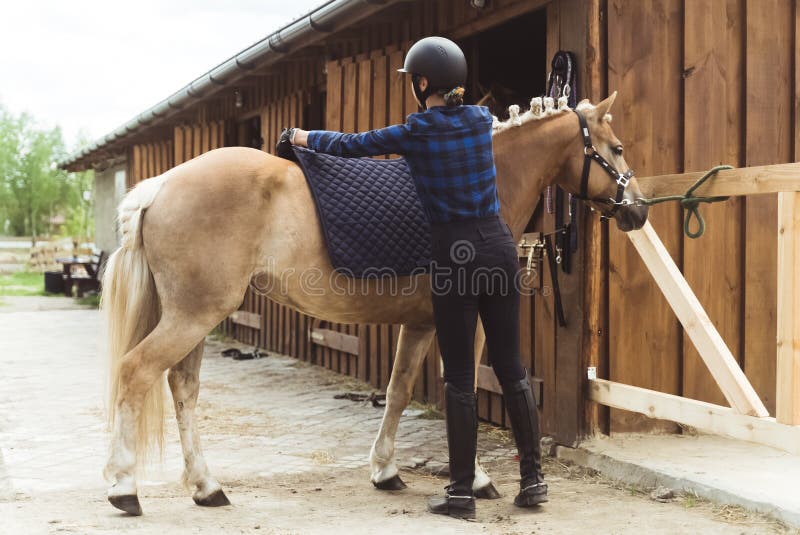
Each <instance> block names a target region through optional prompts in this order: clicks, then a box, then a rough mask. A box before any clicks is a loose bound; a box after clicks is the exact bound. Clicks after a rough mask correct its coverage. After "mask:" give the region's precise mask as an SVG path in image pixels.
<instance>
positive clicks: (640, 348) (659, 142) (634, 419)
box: [562, 0, 683, 431]
mask: <svg viewBox="0 0 800 535" xmlns="http://www.w3.org/2000/svg"><path fill="white" fill-rule="evenodd" d="M682 6H683V2H682V1H680V0H643V1H641V2H629V1H627V0H610V1H609V7H608V29H609V31H608V85H609V90H619V97H618V98H617V103H616V104H615V109H614V110H612V112H613V113H614V130H615V131H616V132H617V134H618V135H619V136H620V138H621V139H622V141H623V143H625V144H626V146H627V148H626V160H627V161H628V163H629V164H630V165H631V167H632V168H633V169H636V171H637V173H638V174H639V175H653V174H660V173H667V172H680V171H681V167H682V163H683V162H682V157H681V153H682V146H683V140H682V132H681V128H680V125H681V121H682V115H681V108H682V105H681V94H682V85H683V84H682V78H681V74H682V70H681V67H682V64H683V58H682V57H681V48H682V41H683V39H682V25H683V14H682ZM562 28H563V25H562ZM618 28H626V31H624V32H620V31H615V29H618ZM649 217H650V221H651V222H652V224H653V226H654V227H655V228H656V230H657V231H658V233H659V235H660V236H661V238H662V240H663V241H664V243H665V245H666V246H667V249H668V250H669V252H670V254H671V255H672V257H673V258H674V259H676V261H677V263H678V265H681V258H680V256H681V234H680V230H679V229H680V208H679V207H677V206H674V205H661V206H657V207H655V208H651V210H650V216H649ZM611 226H612V227H613V225H611ZM609 234H610V235H609V328H610V332H609V355H610V363H609V374H610V378H611V380H613V381H619V382H622V383H625V384H630V385H635V386H640V387H644V388H651V389H654V390H658V391H660V392H666V393H671V394H680V391H681V377H680V355H681V345H682V344H681V334H680V328H679V324H678V321H677V319H676V318H675V315H674V314H673V313H672V310H671V309H670V308H669V305H668V304H667V303H666V300H665V299H664V297H663V295H662V294H661V291H660V290H659V289H658V287H657V286H656V284H655V282H654V281H653V279H652V277H651V276H650V274H649V273H648V271H647V269H646V268H645V267H644V265H643V263H642V261H641V259H640V258H639V256H638V254H637V253H636V251H635V250H634V249H633V247H632V246H631V245H630V244H629V243H628V239H627V237H626V236H625V235H623V234H622V233H620V232H619V231H617V230H616V229H614V228H612V229H611V231H610V233H609ZM633 310H636V311H640V314H638V317H637V319H636V321H635V322H634V321H633V319H632V318H631V311H633ZM634 325H635V327H634ZM652 428H661V429H665V430H674V429H675V425H674V424H672V423H659V422H654V421H648V420H646V419H645V418H644V417H641V416H638V415H634V414H632V413H625V412H622V411H612V413H611V430H612V431H628V430H645V429H652Z"/></svg>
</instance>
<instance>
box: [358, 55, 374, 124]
mask: <svg viewBox="0 0 800 535" xmlns="http://www.w3.org/2000/svg"><path fill="white" fill-rule="evenodd" d="M357 104H358V123H357V124H356V130H357V131H358V132H365V131H367V130H369V129H370V128H372V60H371V59H365V60H361V61H359V62H358V102H357Z"/></svg>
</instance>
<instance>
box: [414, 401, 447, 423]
mask: <svg viewBox="0 0 800 535" xmlns="http://www.w3.org/2000/svg"><path fill="white" fill-rule="evenodd" d="M408 408H410V409H416V410H421V411H422V414H420V415H419V416H417V418H420V419H422V420H444V413H443V412H442V411H440V410H439V409H437V408H436V407H435V406H434V405H430V404H428V403H420V402H418V401H414V400H412V401H411V403H409V404H408Z"/></svg>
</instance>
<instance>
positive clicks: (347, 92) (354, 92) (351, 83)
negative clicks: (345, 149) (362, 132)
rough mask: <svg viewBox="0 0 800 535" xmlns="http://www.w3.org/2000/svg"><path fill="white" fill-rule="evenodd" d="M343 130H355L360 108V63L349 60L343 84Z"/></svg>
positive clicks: (345, 67) (346, 64)
mask: <svg viewBox="0 0 800 535" xmlns="http://www.w3.org/2000/svg"><path fill="white" fill-rule="evenodd" d="M342 93H343V101H342V132H355V131H356V122H357V114H358V108H357V106H356V104H357V102H356V101H357V99H358V64H356V63H353V62H352V61H349V62H347V63H345V65H344V84H343V86H342Z"/></svg>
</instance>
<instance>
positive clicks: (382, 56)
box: [132, 0, 583, 443]
mask: <svg viewBox="0 0 800 535" xmlns="http://www.w3.org/2000/svg"><path fill="white" fill-rule="evenodd" d="M561 3H566V7H565V9H564V11H565V12H567V13H573V12H574V11H575V9H577V8H580V5H579V4H581V2H580V0H554V1H553V2H551V3H550V5H551V6H552V5H555V6H556V8H555V9H550V10H549V11H548V13H547V16H548V21H549V23H548V26H549V28H550V29H556V28H558V27H559V25H560V23H559V15H558V13H559V10H558V9H557V6H558V5H560V4H561ZM547 4H548V2H547V0H493V1H492V2H490V3H488V6H487V7H486V9H483V10H476V9H474V8H472V7H471V6H470V5H469V3H468V2H466V1H462V0H441V1H437V2H422V1H418V2H408V3H400V4H398V5H396V6H392V7H390V8H388V9H387V10H386V11H384V12H383V13H381V14H380V15H378V16H376V17H375V18H374V20H372V21H370V22H369V23H367V24H365V25H363V26H362V27H360V28H359V29H358V31H357V32H344V33H343V34H342V35H332V36H330V38H329V39H328V40H326V42H325V43H323V44H321V45H319V46H317V47H315V48H314V49H311V50H309V51H307V52H304V53H301V54H300V55H299V56H298V57H297V58H294V57H291V58H290V61H287V62H284V63H282V64H279V65H275V66H272V67H269V69H267V71H268V72H259V71H254V72H253V74H252V75H250V76H248V77H247V78H245V79H243V80H242V81H241V82H240V83H239V84H237V88H236V89H235V91H234V90H233V88H221V89H220V90H219V91H218V92H217V93H216V94H215V95H213V96H211V97H208V99H207V100H206V101H205V102H204V103H203V104H200V105H196V106H193V107H191V108H189V109H188V110H187V111H185V112H184V113H182V114H181V116H180V117H179V123H178V125H177V126H175V127H174V129H173V132H172V136H171V138H170V139H167V140H166V141H165V142H169V143H171V148H170V149H169V150H167V154H168V155H169V157H170V158H172V160H171V162H169V165H170V166H171V165H177V164H179V163H181V162H183V161H186V160H188V159H190V158H192V157H195V156H197V155H199V154H201V153H202V152H204V151H205V150H209V149H211V148H214V147H216V146H220V145H222V144H233V143H235V139H233V137H234V136H233V135H232V133H233V132H235V131H236V127H237V124H238V123H240V122H241V121H243V120H245V119H252V118H253V117H256V116H257V117H259V118H260V124H261V136H262V138H263V147H262V148H263V149H264V150H267V151H272V150H273V147H274V145H275V142H276V141H277V136H278V134H279V132H280V129H281V128H282V127H284V126H290V125H300V126H306V127H310V128H320V127H325V128H331V129H336V130H344V131H360V130H365V129H368V128H377V127H381V126H385V125H387V124H390V123H397V122H402V121H404V120H405V116H406V115H407V114H408V113H411V112H413V111H416V104H415V103H414V101H413V95H412V94H411V91H410V90H409V87H408V86H407V80H406V79H405V78H404V77H402V76H400V75H398V74H397V73H396V72H395V71H396V69H397V68H398V67H400V66H401V65H402V63H403V57H404V53H405V50H406V49H407V47H408V45H409V43H411V42H413V41H415V40H416V39H418V38H420V37H422V36H425V35H431V34H440V35H449V36H452V37H453V38H456V39H465V38H468V37H469V36H471V35H474V34H475V33H478V32H480V31H482V30H484V29H487V28H489V27H491V26H492V25H496V24H500V23H502V22H503V21H505V20H508V19H510V18H513V17H515V16H517V15H521V14H524V13H526V12H530V11H533V10H535V9H538V8H541V7H543V6H545V5H547ZM580 9H582V8H580ZM580 9H578V10H579V11H580ZM571 24H572V23H571V22H570V23H569V24H563V25H561V26H563V28H562V30H563V31H564V35H563V39H562V38H560V37H559V34H558V32H557V31H556V32H555V33H554V34H553V35H554V36H555V38H551V39H550V40H549V42H550V46H549V48H548V51H547V52H548V54H552V53H553V52H554V51H555V50H557V49H558V48H559V47H562V46H570V43H571V42H574V41H575V39H573V40H572V41H570V39H571V34H570V33H569V32H570V27H571ZM581 38H582V37H581ZM578 54H579V56H582V55H583V52H582V51H578ZM536 75H537V76H542V77H544V76H545V75H546V73H545V72H542V73H537V74H536ZM320 91H322V92H325V93H326V95H327V96H326V115H325V117H324V124H306V123H305V119H306V118H305V117H303V113H304V111H305V109H306V106H307V105H308V104H309V102H310V101H311V97H312V96H314V95H316V94H317V92H320ZM237 93H238V100H239V103H238V105H237ZM212 125H213V126H212ZM206 128H207V131H206ZM136 150H137V151H140V150H141V149H136ZM134 160H135V161H137V162H139V161H140V160H139V159H135V158H132V161H134ZM137 165H139V166H142V165H143V164H141V163H138V164H137ZM132 176H136V177H139V178H143V177H144V175H143V174H142V171H138V170H137V174H135V175H133V174H132ZM536 225H537V228H540V229H541V228H550V229H552V228H553V226H554V221H553V216H552V215H549V214H544V215H542V216H540V218H539V219H538V220H537V221H536ZM576 262H577V260H576ZM576 265H577V264H576ZM576 271H579V270H576ZM545 276H546V277H547V276H549V275H545ZM575 277H576V280H578V279H579V278H580V275H577V274H576V275H575ZM544 283H545V286H550V283H549V282H548V281H547V280H545V281H544ZM562 284H570V285H571V284H572V281H571V280H570V281H567V282H562ZM577 284H578V285H577V286H575V287H573V288H572V290H571V291H572V294H570V297H569V299H570V300H571V301H570V306H573V303H572V302H573V301H575V302H576V303H575V307H576V308H575V309H574V310H573V314H578V313H579V311H578V309H579V308H580V306H581V305H580V303H578V302H577V301H580V299H579V297H580V290H579V288H580V286H579V283H577ZM241 310H243V311H245V312H247V313H248V315H247V316H246V317H247V318H248V323H250V322H252V321H258V322H260V328H253V327H251V326H248V325H245V324H243V323H235V322H233V321H232V320H230V319H229V320H226V321H225V322H224V323H223V325H222V328H223V329H224V331H225V332H227V333H228V334H231V335H232V336H234V337H236V338H237V339H239V340H241V341H243V342H245V343H248V344H252V345H257V346H259V347H262V348H265V349H267V350H271V351H277V352H281V353H284V354H288V355H292V356H295V357H297V358H301V359H303V360H306V361H308V362H313V363H316V364H319V365H322V366H325V367H327V368H330V369H332V370H335V371H338V372H340V373H345V374H349V375H352V376H355V377H359V378H361V379H363V380H365V381H368V382H369V383H370V384H371V385H373V386H374V387H376V388H385V387H386V386H387V384H388V380H389V377H390V373H391V366H392V361H393V355H394V350H395V347H396V343H397V336H398V332H399V326H395V325H337V324H327V323H323V322H319V321H318V320H316V319H314V318H311V317H308V316H305V315H303V314H300V313H298V312H295V311H292V310H290V309H288V308H286V307H282V306H279V305H276V304H275V303H272V302H271V301H269V300H267V299H265V298H263V297H261V296H259V295H258V293H257V292H256V291H254V290H252V289H251V291H248V293H247V295H246V297H245V299H244V302H243V303H242V306H241ZM521 314H522V317H521V321H522V358H523V363H524V365H525V366H526V367H528V368H529V369H531V370H532V373H533V374H534V375H536V376H538V377H541V378H542V379H544V400H545V402H544V405H543V411H544V412H543V429H544V430H545V431H546V432H548V431H556V430H559V429H560V430H561V431H563V433H562V436H563V437H566V438H564V440H565V441H566V442H567V443H572V442H574V440H575V438H576V436H577V435H576V433H577V431H578V427H577V426H578V419H577V417H578V414H577V410H576V407H578V406H579V405H578V404H576V403H574V399H572V398H575V396H578V395H579V392H580V383H579V375H580V370H579V369H577V368H576V367H575V364H576V363H577V362H579V360H576V359H577V358H578V357H575V358H573V357H571V356H570V355H566V354H564V355H562V360H561V361H560V364H559V365H558V366H557V365H556V362H557V361H559V358H558V354H559V349H558V347H557V344H556V342H555V336H556V331H557V329H556V327H555V317H554V313H553V296H552V294H551V293H548V292H545V293H544V294H541V293H539V294H536V295H535V296H534V297H530V298H526V299H523V304H522V312H521ZM574 318H577V316H575V315H573V319H574ZM578 320H579V318H578ZM575 325H576V326H577V327H576V331H577V336H576V334H575V333H572V334H570V335H569V337H568V338H569V340H572V342H570V343H569V344H567V345H564V346H563V348H562V350H561V351H562V352H564V353H570V354H572V353H576V351H575V348H576V347H578V346H579V345H580V332H579V331H580V321H578V322H577V323H576V324H575ZM312 327H313V328H322V329H329V330H333V331H336V332H340V333H344V334H347V335H351V336H357V337H358V347H359V352H358V353H359V354H358V355H352V354H350V353H346V352H343V351H337V350H334V349H330V348H326V347H324V346H321V345H319V344H316V343H312V342H311V341H310V340H309V330H310V329H311V328H312ZM565 340H566V339H565ZM569 340H568V341H569ZM575 344H578V346H576V345H575ZM564 348H566V349H564ZM578 353H579V351H578ZM563 358H573V360H571V361H570V362H564V360H563ZM482 359H483V363H484V364H488V362H487V361H486V355H483V357H482ZM557 372H558V374H557ZM557 382H558V384H559V385H560V386H559V387H558V388H559V389H563V390H564V391H565V393H566V394H568V395H569V397H570V399H571V401H570V404H569V407H566V412H565V407H564V406H562V407H559V403H558V402H557V396H558V395H559V390H558V389H557V387H556V383H557ZM567 390H568V392H567ZM414 396H415V398H416V399H420V400H426V401H430V402H434V403H438V402H439V401H440V399H441V379H440V368H439V358H438V349H437V348H436V347H432V348H431V350H430V353H429V355H428V358H427V359H426V363H425V367H424V370H423V372H422V373H421V374H420V375H419V378H418V380H417V383H416V385H415V389H414ZM479 408H480V409H479V410H480V415H481V417H483V418H485V419H488V420H491V421H493V422H495V423H498V424H502V423H504V417H505V411H504V407H503V403H502V399H501V397H500V396H499V395H497V394H496V393H494V392H490V391H485V390H481V391H480V393H479ZM572 412H575V413H576V414H571V413H572ZM567 413H570V414H567Z"/></svg>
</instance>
